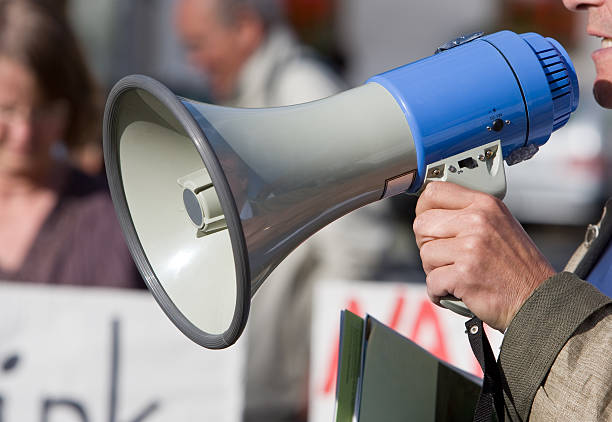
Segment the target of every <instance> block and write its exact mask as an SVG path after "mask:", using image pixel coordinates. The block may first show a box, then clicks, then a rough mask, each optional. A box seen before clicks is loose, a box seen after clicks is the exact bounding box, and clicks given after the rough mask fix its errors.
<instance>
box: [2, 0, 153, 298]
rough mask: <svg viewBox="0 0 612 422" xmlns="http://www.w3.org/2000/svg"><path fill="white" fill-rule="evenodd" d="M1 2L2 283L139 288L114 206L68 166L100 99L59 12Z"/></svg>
mask: <svg viewBox="0 0 612 422" xmlns="http://www.w3.org/2000/svg"><path fill="white" fill-rule="evenodd" d="M56 6H57V5H55V4H54V3H53V2H50V1H46V2H45V1H36V0H0V245H3V247H2V248H0V280H6V281H8V280H13V281H23V282H36V283H52V284H80V285H99V286H102V285H103V286H114V287H137V286H140V285H141V284H142V282H141V279H140V277H139V275H138V273H137V270H136V269H135V266H134V264H133V262H132V260H131V258H130V256H129V252H128V249H127V246H126V244H125V242H124V240H123V236H122V233H121V230H120V227H119V224H118V222H117V220H116V217H115V212H114V208H113V205H112V202H111V199H110V197H109V195H108V193H107V191H106V190H105V188H104V187H103V186H102V185H100V183H99V182H98V181H96V180H95V179H93V178H91V177H89V176H87V175H85V174H84V173H82V172H81V171H79V170H77V169H76V168H75V167H73V166H71V165H70V164H69V162H68V160H67V157H66V155H67V154H65V150H64V148H65V149H67V150H68V151H69V152H70V151H73V150H75V149H77V148H79V147H81V146H83V145H84V144H85V143H86V142H88V140H89V139H92V138H95V137H98V136H99V135H98V132H99V131H100V117H101V113H100V109H99V96H98V91H97V87H96V84H95V83H94V81H93V79H92V77H91V75H90V74H89V72H88V69H87V67H86V65H85V62H84V60H83V58H82V55H81V52H80V50H79V46H78V45H77V42H76V40H75V37H74V36H73V33H72V31H71V29H70V27H69V25H68V23H67V20H66V18H65V16H64V11H63V10H62V7H56Z"/></svg>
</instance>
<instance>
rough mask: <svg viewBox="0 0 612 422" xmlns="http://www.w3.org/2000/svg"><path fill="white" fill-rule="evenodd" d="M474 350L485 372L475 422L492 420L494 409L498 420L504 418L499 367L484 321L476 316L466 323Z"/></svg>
mask: <svg viewBox="0 0 612 422" xmlns="http://www.w3.org/2000/svg"><path fill="white" fill-rule="evenodd" d="M465 328H466V329H467V335H468V339H469V340H470V346H471V347H472V352H474V356H476V359H477V360H478V363H479V364H480V367H481V368H482V372H483V374H484V377H483V381H482V389H481V390H480V396H479V397H478V402H477V404H476V410H475V411H474V422H490V421H492V420H494V419H493V410H495V414H496V415H497V420H498V421H499V422H503V420H504V395H503V390H502V380H501V373H500V371H499V367H498V366H497V362H496V361H495V355H494V354H493V350H492V349H491V344H490V343H489V339H488V338H487V334H486V333H485V331H484V327H483V324H482V321H481V320H480V319H478V318H476V317H474V318H472V319H470V320H469V321H467V322H466V323H465Z"/></svg>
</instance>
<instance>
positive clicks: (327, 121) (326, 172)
mask: <svg viewBox="0 0 612 422" xmlns="http://www.w3.org/2000/svg"><path fill="white" fill-rule="evenodd" d="M577 105H578V83H577V79H576V73H575V71H574V68H573V66H572V63H571V61H570V59H569V56H568V55H567V53H566V52H565V50H564V49H563V48H562V47H561V46H560V45H559V44H558V43H557V42H556V41H554V40H552V39H550V38H544V37H541V36H540V35H537V34H522V35H517V34H514V33H512V32H508V31H503V32H498V33H496V34H492V35H489V36H481V34H474V35H473V36H470V37H464V38H462V39H460V40H459V41H457V42H455V43H450V44H447V45H445V46H444V48H441V49H439V52H438V53H437V54H435V55H433V56H431V57H427V58H424V59H422V60H419V61H417V62H414V63H411V64H408V65H405V66H402V67H400V68H397V69H394V70H391V71H389V72H385V73H383V74H380V75H377V76H374V77H373V78H371V79H369V80H368V81H367V82H366V83H365V84H364V85H362V86H359V87H356V88H353V89H350V90H348V91H345V92H342V93H340V94H337V95H334V96H332V97H329V98H326V99H323V100H319V101H314V102H311V103H306V104H300V105H294V106H288V107H278V108H268V109H237V108H228V107H220V106H215V105H210V104H204V103H198V102H194V101H191V100H188V99H184V98H179V97H176V96H175V95H174V94H172V92H170V91H169V90H168V89H167V88H166V87H164V86H163V85H162V84H160V83H159V82H157V81H155V80H153V79H151V78H148V77H145V76H139V75H134V76H128V77H126V78H124V79H122V80H121V81H119V82H118V83H117V85H116V86H115V87H114V88H113V90H112V91H111V93H110V96H109V98H108V102H107V105H106V111H105V116H104V156H105V160H106V168H107V175H108V180H109V185H110V189H111V194H112V198H113V202H114V203H115V207H116V210H117V213H118V216H119V220H120V223H121V226H122V229H123V231H124V233H125V236H126V238H127V242H128V246H129V248H130V251H131V253H132V255H133V257H134V260H135V262H136V264H137V266H138V268H139V270H140V272H141V274H142V276H143V278H144V279H145V281H146V283H147V285H148V287H149V289H150V290H151V291H152V293H153V295H154V296H155V298H156V300H157V301H158V303H159V304H160V305H161V307H162V309H163V310H164V311H165V312H166V314H167V315H168V316H169V317H170V319H171V320H172V321H173V322H174V324H176V326H177V327H178V328H179V329H180V330H181V331H182V332H183V333H185V334H186V335H187V336H188V337H189V338H191V339H192V340H193V341H195V342H196V343H198V344H201V345H202V346H205V347H208V348H223V347H227V346H229V345H231V344H232V343H234V342H235V341H236V340H237V339H238V337H239V336H240V334H241V333H242V331H243V329H244V327H245V324H246V321H247V317H248V313H249V307H250V302H251V296H252V295H253V294H254V293H255V292H256V291H257V289H258V288H259V287H260V286H261V284H262V283H263V281H264V280H265V279H266V277H267V276H268V275H269V274H270V273H271V272H272V271H273V270H274V268H275V267H276V266H277V265H278V264H279V263H280V262H281V261H282V260H283V259H284V258H285V257H286V256H287V255H288V254H289V253H290V252H291V251H292V250H294V249H295V248H296V247H298V246H299V245H300V243H302V242H303V241H304V240H305V239H307V238H308V237H309V236H311V235H312V234H314V233H315V232H316V231H318V230H319V229H321V228H322V227H324V226H325V225H327V224H329V223H330V222H332V221H334V220H336V219H337V218H339V217H341V216H343V215H345V214H347V213H349V212H351V211H353V210H355V209H356V208H359V207H361V206H363V205H366V204H368V203H371V202H374V201H377V200H380V199H382V198H385V197H388V196H392V195H395V194H399V193H403V192H409V193H418V192H419V191H420V189H422V187H423V186H424V184H425V183H427V181H428V180H450V181H454V182H456V183H460V184H463V185H465V186H468V187H472V188H475V189H480V190H483V191H486V192H490V193H492V194H496V195H498V196H503V195H504V193H505V189H506V184H505V176H504V167H503V161H504V160H505V161H506V162H507V163H508V164H514V163H517V162H520V161H522V160H524V159H527V158H530V157H531V156H532V155H533V154H534V153H535V152H537V150H538V147H539V146H541V145H542V144H544V143H545V142H546V141H547V140H548V138H549V136H550V134H551V133H552V132H553V131H554V130H556V129H558V128H560V127H561V126H563V125H564V124H565V123H566V122H567V120H568V119H569V116H570V114H571V113H572V112H573V111H574V110H575V109H576V107H577Z"/></svg>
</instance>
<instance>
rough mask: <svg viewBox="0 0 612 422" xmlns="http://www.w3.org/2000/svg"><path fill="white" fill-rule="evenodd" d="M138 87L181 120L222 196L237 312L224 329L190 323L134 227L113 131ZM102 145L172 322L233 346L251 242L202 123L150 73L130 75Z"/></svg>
mask: <svg viewBox="0 0 612 422" xmlns="http://www.w3.org/2000/svg"><path fill="white" fill-rule="evenodd" d="M134 89H140V90H143V91H145V92H147V93H149V94H151V95H152V96H153V97H154V98H155V99H156V100H158V101H159V102H161V103H162V104H163V105H164V106H165V107H166V108H167V110H168V111H170V112H171V113H172V114H173V115H174V117H175V118H176V119H177V120H178V121H179V123H180V124H181V125H182V127H183V129H184V130H185V131H186V132H187V135H188V136H189V137H190V139H191V141H192V142H193V144H194V146H195V147H196V149H197V151H198V153H199V154H200V157H201V159H202V161H203V162H204V165H205V167H206V169H207V170H208V172H209V174H210V177H211V178H212V180H213V183H214V186H215V190H216V192H217V195H218V197H219V199H220V201H221V204H222V208H223V212H224V214H225V218H226V221H227V229H228V231H229V236H230V241H231V245H232V252H233V256H234V263H235V271H236V306H235V310H234V316H233V318H232V321H231V323H230V326H229V328H228V329H227V330H226V331H225V332H223V333H221V334H211V333H207V332H205V331H203V330H201V329H200V328H198V327H197V326H195V325H194V324H193V323H192V322H190V321H189V319H188V318H187V317H186V316H185V315H183V313H182V312H181V311H180V310H179V309H178V307H177V306H176V305H175V304H174V302H173V301H172V300H171V299H170V296H169V295H168V293H166V291H165V289H164V288H163V286H162V285H161V283H160V281H159V280H158V279H157V277H156V275H155V272H154V271H153V267H152V266H151V263H150V262H149V260H148V259H147V256H146V254H145V252H144V249H143V247H142V244H141V243H140V240H139V237H138V235H137V232H136V228H135V227H134V223H133V221H132V217H131V214H130V211H129V207H128V204H127V200H126V197H125V191H124V188H123V182H122V175H121V166H120V156H119V153H120V151H119V150H120V148H119V145H118V144H119V142H118V139H117V137H115V136H113V130H114V128H115V127H116V122H117V106H118V104H119V101H120V98H121V96H122V95H123V94H125V93H126V92H128V91H131V90H134ZM103 147H104V161H105V163H106V174H107V178H108V184H109V188H110V192H111V197H112V200H113V203H114V206H115V212H116V214H117V218H118V220H119V223H120V225H121V228H122V230H123V233H124V237H125V238H126V242H127V245H128V248H129V250H130V253H131V254H132V257H133V259H134V261H135V262H136V266H137V267H138V270H139V271H140V273H141V275H142V277H143V279H144V281H145V283H146V284H147V287H148V288H149V290H150V291H151V293H152V294H153V297H154V298H155V300H156V301H157V303H158V304H159V306H160V307H161V308H162V310H163V311H164V312H165V314H166V315H167V316H168V318H170V320H171V321H172V322H173V323H174V325H176V327H177V328H178V329H179V330H180V331H181V332H183V334H185V335H186V336H187V337H188V338H189V339H191V340H192V341H193V342H195V343H197V344H199V345H201V346H203V347H206V348H209V349H223V348H226V347H228V346H230V345H232V344H233V343H235V342H236V340H237V339H238V338H239V337H240V335H241V334H242V331H243V330H244V328H245V326H246V321H247V319H248V315H249V309H250V304H251V283H250V269H249V261H248V254H247V246H246V240H245V238H244V233H243V230H242V223H241V220H240V216H239V214H238V210H237V207H236V204H235V201H234V197H233V195H232V192H231V190H230V186H229V183H228V181H227V179H226V177H225V174H224V172H223V170H222V167H221V164H220V163H219V161H218V159H217V156H216V155H215V153H214V151H213V150H212V148H211V147H210V145H209V143H208V141H207V139H206V136H205V134H204V133H203V132H202V130H201V128H200V126H199V125H198V124H197V122H196V121H195V119H194V117H193V116H192V115H191V113H190V112H189V111H188V110H187V108H186V107H185V105H184V104H183V103H182V102H181V101H180V99H179V98H178V97H177V96H176V95H175V94H174V93H172V91H170V90H169V89H168V88H167V87H166V86H165V85H163V84H162V83H160V82H159V81H157V80H155V79H153V78H150V77H148V76H144V75H130V76H126V77H124V78H122V79H121V80H120V81H118V82H117V83H116V84H115V86H114V87H113V88H112V90H111V92H110V93H109V96H108V100H107V102H106V107H105V110H104V121H103Z"/></svg>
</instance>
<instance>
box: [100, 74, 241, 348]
mask: <svg viewBox="0 0 612 422" xmlns="http://www.w3.org/2000/svg"><path fill="white" fill-rule="evenodd" d="M109 98H110V99H109V102H108V104H107V108H106V113H105V119H104V121H105V125H104V142H105V145H104V153H105V160H106V167H107V175H108V180H109V185H110V188H111V194H112V196H113V202H114V203H115V206H116V210H117V213H118V216H119V220H120V223H121V226H122V228H123V231H124V233H125V234H126V238H127V240H128V246H129V248H130V251H131V253H132V255H133V257H134V259H135V261H136V264H137V266H138V268H139V270H140V272H141V274H142V275H143V277H144V279H145V281H146V283H147V285H148V287H149V288H150V290H151V291H152V292H153V295H154V296H155V298H156V300H157V301H158V302H159V304H160V305H161V307H162V308H163V309H164V311H165V312H166V314H167V315H168V316H169V317H170V319H171V320H172V321H173V322H174V324H175V325H176V326H177V327H178V328H179V329H180V330H181V331H182V332H183V333H184V334H186V335H187V336H188V337H189V338H191V339H192V340H193V341H195V342H196V343H198V344H201V345H203V346H205V347H208V348H223V347H227V346H228V345H230V344H232V343H233V342H235V339H236V338H237V337H238V336H239V335H240V334H241V332H242V330H243V329H244V326H245V324H246V318H247V316H248V309H249V305H250V296H251V295H250V283H249V281H250V277H249V274H250V271H249V264H248V260H247V256H246V243H245V240H244V237H243V233H242V228H241V222H240V218H239V216H238V212H237V209H236V206H235V204H234V200H233V197H232V193H231V190H230V187H229V184H228V182H227V180H226V178H225V175H224V173H223V171H222V168H221V165H220V163H219V162H218V161H217V159H216V155H215V154H214V153H213V152H212V151H211V150H210V146H209V144H208V142H206V138H205V135H204V134H203V133H202V130H201V129H200V127H199V126H198V124H197V123H196V122H195V120H194V119H193V117H192V115H191V114H190V113H189V111H187V109H186V108H185V106H184V105H183V104H182V103H181V101H180V100H179V99H178V98H177V97H176V96H175V95H174V94H172V93H171V92H170V91H169V90H168V89H167V88H166V87H164V86H163V85H161V84H159V83H158V82H156V81H154V80H153V79H150V78H147V77H144V76H139V75H135V76H130V77H128V78H125V79H123V80H122V81H121V82H120V83H119V84H117V85H116V86H115V88H114V89H113V91H112V92H111V94H110V97H109ZM194 173H195V175H194ZM198 173H199V174H198ZM203 174H204V178H205V179H206V178H208V181H209V183H208V185H207V186H205V187H203V186H202V183H201V179H202V175H203ZM198 175H199V176H200V177H199V178H198ZM198 183H200V185H199V186H196V185H197V184H198ZM204 184H206V183H204ZM213 186H214V187H213ZM206 190H208V191H209V192H208V195H207V196H209V197H212V198H213V200H212V201H210V200H209V201H205V200H202V199H201V198H198V195H202V193H206V192H205V191H206ZM185 191H187V192H190V193H191V194H192V195H193V197H192V198H190V199H192V200H194V201H195V203H193V201H190V199H187V200H185V199H184V192H185ZM188 197H189V195H188ZM214 200H216V204H215V205H213V206H212V208H214V210H213V214H215V215H213V216H212V217H213V219H214V218H215V217H217V220H216V221H212V222H210V221H209V222H208V225H211V224H212V225H213V226H214V224H215V223H218V221H219V218H218V217H221V219H222V223H223V227H221V228H219V227H217V230H209V231H210V233H208V234H206V233H205V232H206V227H204V226H205V225H206V224H205V222H204V220H205V219H206V218H208V217H211V215H206V214H207V212H208V211H209V210H206V212H203V208H205V207H206V205H208V204H210V203H211V202H214ZM207 202H208V204H207ZM194 207H197V208H198V210H197V211H196V210H194ZM219 208H222V212H220V210H219ZM198 213H199V217H198ZM198 218H200V219H201V220H202V222H201V223H199V224H198V225H199V226H200V227H196V220H198ZM226 221H227V222H228V224H227V225H226V223H225V222H226ZM202 233H204V234H206V235H202Z"/></svg>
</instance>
